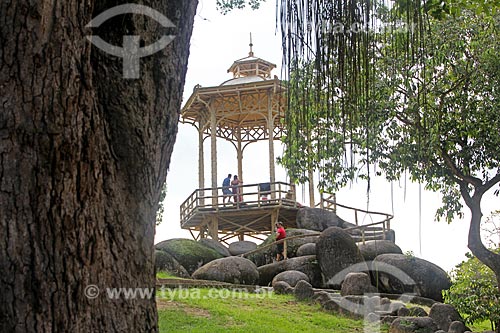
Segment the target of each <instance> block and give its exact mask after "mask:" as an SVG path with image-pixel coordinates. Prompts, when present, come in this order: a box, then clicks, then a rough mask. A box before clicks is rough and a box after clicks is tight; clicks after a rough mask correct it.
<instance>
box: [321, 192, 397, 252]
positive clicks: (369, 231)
mask: <svg viewBox="0 0 500 333" xmlns="http://www.w3.org/2000/svg"><path fill="white" fill-rule="evenodd" d="M316 207H318V208H323V209H326V210H330V211H333V212H334V213H337V211H338V209H339V208H344V209H346V210H347V211H349V212H352V214H353V220H354V224H355V226H353V227H351V228H348V229H346V230H349V231H351V232H352V231H354V230H360V232H361V237H360V241H362V242H363V243H364V242H365V241H367V240H378V239H387V232H388V231H389V230H390V229H391V220H392V219H393V218H394V216H393V215H391V214H387V213H380V212H372V211H368V210H364V209H360V208H354V207H350V206H346V205H342V204H339V203H338V202H337V198H336V196H335V194H327V193H321V199H320V202H319V203H318V204H317V205H316ZM361 214H365V218H366V217H368V218H370V220H371V221H374V219H375V222H372V223H369V224H364V225H360V223H359V218H360V215H361ZM349 220H350V219H349Z"/></svg>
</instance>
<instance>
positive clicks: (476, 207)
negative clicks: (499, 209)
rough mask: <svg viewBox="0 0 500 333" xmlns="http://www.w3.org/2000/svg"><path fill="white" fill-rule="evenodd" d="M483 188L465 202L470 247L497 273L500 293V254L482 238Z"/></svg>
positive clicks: (475, 254)
mask: <svg viewBox="0 0 500 333" xmlns="http://www.w3.org/2000/svg"><path fill="white" fill-rule="evenodd" d="M482 193H484V191H483V189H481V188H480V189H479V190H477V189H476V193H475V195H473V196H472V197H470V198H465V199H466V200H465V202H466V204H467V206H468V207H469V209H470V211H471V222H470V227H469V237H468V247H469V249H470V250H471V252H472V254H473V255H474V256H475V257H476V258H477V259H479V260H480V261H481V262H482V263H483V264H485V265H486V266H488V267H489V268H491V270H493V272H494V273H495V276H496V278H497V284H498V291H499V293H500V255H498V254H496V253H494V252H492V251H490V250H488V249H487V248H486V246H484V244H483V242H482V240H481V218H482V216H483V213H482V212H481V198H482ZM496 332H497V333H500V326H499V325H498V323H497V324H496Z"/></svg>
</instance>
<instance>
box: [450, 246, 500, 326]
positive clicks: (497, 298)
mask: <svg viewBox="0 0 500 333" xmlns="http://www.w3.org/2000/svg"><path fill="white" fill-rule="evenodd" d="M495 252H496V253H499V252H500V251H499V250H498V249H497V250H496V251H495ZM466 256H467V258H468V259H467V260H465V261H463V262H462V263H460V264H458V265H457V266H456V268H455V269H454V270H453V271H452V273H451V279H452V286H451V288H450V289H449V290H446V291H443V297H444V300H445V303H448V304H451V305H453V306H454V307H455V308H456V309H457V310H458V311H459V312H460V313H461V314H462V315H464V316H465V317H466V318H465V321H466V323H468V324H473V323H474V322H479V321H484V320H489V321H490V322H491V328H492V330H495V328H496V327H498V324H499V322H500V293H499V291H498V283H497V280H496V277H495V274H494V273H493V271H492V270H491V269H490V268H489V267H487V266H486V265H484V264H483V263H481V262H480V261H479V260H478V259H477V258H476V257H474V256H473V255H471V254H470V253H467V254H466Z"/></svg>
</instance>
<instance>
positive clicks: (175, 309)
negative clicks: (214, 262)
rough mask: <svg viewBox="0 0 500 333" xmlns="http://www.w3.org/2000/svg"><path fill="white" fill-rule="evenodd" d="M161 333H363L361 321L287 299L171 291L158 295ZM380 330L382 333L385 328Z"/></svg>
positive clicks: (218, 291)
mask: <svg viewBox="0 0 500 333" xmlns="http://www.w3.org/2000/svg"><path fill="white" fill-rule="evenodd" d="M157 304H158V316H159V326H160V332H242V333H243V332H245V333H247V332H256V333H257V332H258V333H261V332H330V333H331V332H339V333H341V332H363V331H364V328H363V321H362V320H353V319H350V318H346V317H343V316H337V315H333V314H330V313H327V312H325V311H323V310H322V309H321V308H320V306H319V305H316V304H307V303H303V302H298V301H296V300H295V297H293V296H290V295H275V294H272V293H266V294H252V293H246V292H236V293H233V292H231V291H229V290H227V289H207V288H201V289H198V288H193V289H172V290H168V291H167V292H165V291H164V292H159V293H158V297H157ZM382 332H387V326H385V327H383V329H382Z"/></svg>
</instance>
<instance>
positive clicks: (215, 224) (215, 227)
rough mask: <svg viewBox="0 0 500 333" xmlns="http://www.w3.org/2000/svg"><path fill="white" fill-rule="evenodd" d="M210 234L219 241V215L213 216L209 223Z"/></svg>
mask: <svg viewBox="0 0 500 333" xmlns="http://www.w3.org/2000/svg"><path fill="white" fill-rule="evenodd" d="M208 234H209V235H210V237H212V239H213V240H216V241H219V220H217V216H215V215H214V216H212V218H211V220H210V222H209V223H208Z"/></svg>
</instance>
